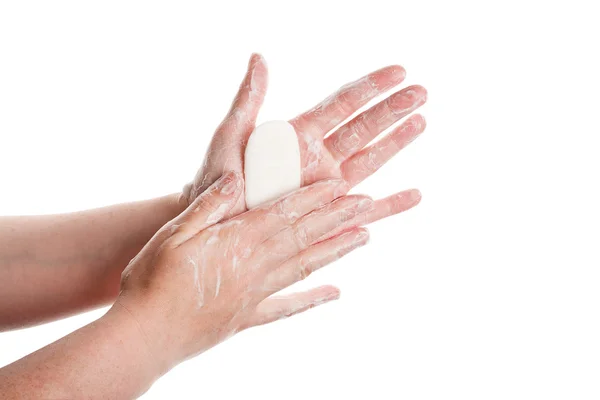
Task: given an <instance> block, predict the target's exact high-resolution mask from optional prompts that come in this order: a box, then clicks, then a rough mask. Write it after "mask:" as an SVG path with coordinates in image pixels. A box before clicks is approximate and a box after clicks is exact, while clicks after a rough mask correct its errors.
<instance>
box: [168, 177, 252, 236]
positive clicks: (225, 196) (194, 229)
mask: <svg viewBox="0 0 600 400" xmlns="http://www.w3.org/2000/svg"><path fill="white" fill-rule="evenodd" d="M243 186H244V181H243V179H242V177H241V175H240V174H239V173H237V172H233V171H228V172H225V173H224V174H223V175H222V176H221V177H220V178H219V179H217V180H216V181H215V182H214V183H213V184H212V185H211V186H210V187H209V188H208V189H206V190H205V191H204V192H202V194H201V195H200V196H198V197H197V198H196V200H194V202H193V203H192V204H190V206H189V207H188V208H187V209H186V210H185V211H184V212H182V213H181V214H179V216H178V217H176V218H175V219H174V220H173V221H172V222H171V229H172V230H174V233H173V238H172V240H173V241H174V242H175V245H176V246H178V245H180V244H181V243H183V242H185V241H187V240H188V239H189V238H191V237H192V236H194V235H196V234H198V233H199V232H201V231H203V230H204V229H206V228H208V227H209V226H211V225H214V224H216V223H218V222H219V221H221V220H222V219H223V218H224V217H225V215H227V213H228V212H229V211H231V209H232V208H233V207H234V206H235V204H236V202H237V200H238V198H239V197H240V194H241V193H242V192H243V190H242V189H243Z"/></svg>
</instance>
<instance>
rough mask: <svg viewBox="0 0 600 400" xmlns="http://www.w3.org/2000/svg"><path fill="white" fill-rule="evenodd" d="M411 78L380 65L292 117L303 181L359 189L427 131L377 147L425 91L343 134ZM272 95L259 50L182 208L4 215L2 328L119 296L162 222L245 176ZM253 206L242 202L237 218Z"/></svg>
mask: <svg viewBox="0 0 600 400" xmlns="http://www.w3.org/2000/svg"><path fill="white" fill-rule="evenodd" d="M404 75H405V71H404V69H403V68H402V67H400V66H390V67H386V68H383V69H380V70H378V71H375V72H373V73H370V74H368V75H366V76H365V77H363V78H361V79H359V80H357V81H355V82H352V83H350V84H348V85H345V86H344V87H342V88H341V89H340V90H338V91H337V92H336V93H334V94H333V95H331V96H330V97H328V98H327V99H326V100H324V101H323V102H321V103H320V104H318V105H316V106H315V107H313V108H312V109H310V110H309V111H307V112H305V113H303V114H301V115H299V116H297V117H296V118H294V119H292V120H290V123H291V124H292V125H293V126H294V128H295V130H296V133H297V134H298V140H299V143H300V149H301V159H302V184H303V185H309V184H311V183H313V182H315V181H317V180H320V179H327V178H342V179H344V180H345V182H346V183H347V184H348V185H349V186H350V187H353V186H355V185H356V184H358V183H359V182H361V181H362V180H364V179H366V178H367V177H369V176H370V175H372V174H373V173H374V172H375V171H376V170H377V169H378V168H380V167H381V166H382V165H383V164H384V163H385V162H387V161H388V160H389V159H390V158H392V157H393V156H394V155H396V154H397V153H398V152H399V151H400V150H401V149H402V148H403V147H404V146H406V145H408V144H409V143H410V142H411V141H412V140H414V139H415V138H416V137H417V136H418V135H419V134H420V133H421V132H423V130H424V129H425V121H424V119H423V117H421V116H420V115H413V116H411V117H409V118H408V119H407V120H405V121H404V122H403V123H402V124H400V125H399V126H398V127H396V128H392V129H391V131H390V132H389V133H388V134H387V135H385V136H384V137H383V138H381V139H380V140H379V141H377V142H375V143H374V144H371V145H368V143H369V142H370V141H371V140H373V139H374V138H377V137H378V135H380V133H381V132H383V131H384V130H386V129H388V128H390V127H392V125H394V124H395V123H397V122H398V121H400V120H401V119H403V118H404V117H406V116H408V115H409V114H410V113H412V112H413V111H414V110H416V109H417V108H418V107H420V106H421V105H422V104H423V103H424V102H425V100H426V97H427V94H426V91H425V89H424V88H422V87H421V86H411V87H408V88H405V89H403V90H400V91H398V92H396V93H394V94H392V95H391V96H389V97H388V98H386V99H384V100H383V101H381V102H380V103H378V104H376V105H374V106H373V107H371V108H370V109H368V110H366V111H364V112H363V113H361V114H359V115H357V116H356V117H354V118H353V119H350V120H349V121H348V122H346V123H345V124H343V125H342V126H341V127H339V128H337V129H336V130H333V129H334V128H335V127H336V126H337V125H338V124H339V123H340V122H341V121H344V120H346V119H348V118H349V117H350V116H351V115H352V114H354V113H355V112H356V111H358V110H359V109H360V108H361V107H363V106H364V105H365V104H367V103H368V102H369V101H370V100H372V99H374V98H376V97H377V96H380V95H383V94H384V93H386V92H387V91H389V90H391V89H392V88H394V87H395V86H397V85H399V84H400V83H401V82H402V81H403V79H404ZM266 89H267V67H266V64H265V61H264V59H263V58H262V57H261V56H260V55H257V54H254V55H253V56H252V57H251V59H250V62H249V64H248V70H247V73H246V75H245V77H244V80H243V81H242V84H241V85H240V88H239V91H238V93H237V95H236V97H235V100H234V101H233V104H232V106H231V109H230V110H229V112H228V113H227V115H226V116H225V119H224V120H223V122H222V123H221V124H220V125H219V127H218V128H217V130H216V132H215V134H214V135H213V138H212V141H211V145H210V147H209V150H208V152H207V155H206V157H205V160H204V164H203V166H202V168H200V169H199V171H198V173H197V175H196V177H195V178H194V180H193V181H192V182H191V183H190V184H189V185H186V187H185V188H184V190H183V195H182V196H181V200H180V201H181V203H180V202H179V201H178V199H177V196H175V195H174V196H167V197H164V198H160V199H156V200H150V201H146V202H139V203H133V204H126V205H119V206H112V207H108V208H104V209H99V210H91V211H85V212H80V213H75V214H69V215H60V216H44V217H10V218H0V331H2V330H5V329H11V328H18V327H23V326H28V325H33V324H36V323H40V322H44V321H48V320H51V319H55V318H58V317H61V316H65V315H69V314H73V313H76V312H79V311H82V310H85V309H89V308H92V307H97V306H100V305H103V304H106V303H108V302H110V301H111V300H112V299H114V297H115V296H116V294H117V291H118V277H119V274H120V272H121V271H122V270H123V268H124V267H125V265H126V264H127V262H128V261H129V260H130V259H131V258H132V257H133V256H134V255H135V254H136V253H137V252H138V251H139V249H140V248H141V247H142V246H143V244H144V243H145V242H146V241H147V240H148V239H149V238H150V237H151V236H152V235H153V234H154V232H156V230H157V229H158V228H159V227H160V226H162V225H163V224H164V223H165V222H167V221H169V220H170V219H172V218H173V217H174V216H176V215H177V214H178V213H179V212H180V211H181V210H183V209H184V208H185V207H186V206H187V205H188V204H190V203H191V202H193V201H194V200H195V199H196V198H197V196H198V195H199V194H200V193H202V192H203V191H204V190H206V188H207V187H208V186H210V185H211V184H212V183H213V182H214V181H215V180H216V179H217V178H218V177H219V176H221V175H222V174H223V173H225V172H226V171H235V172H238V173H240V174H241V173H243V151H244V148H245V144H246V141H247V139H248V137H249V135H250V134H251V132H252V130H253V129H254V126H255V122H256V118H257V117H258V112H259V109H260V107H261V105H262V102H263V100H264V96H265V94H266ZM420 198H421V195H420V193H419V191H418V190H408V191H403V192H399V193H396V194H393V195H391V196H389V197H386V198H384V199H379V200H377V201H376V202H375V206H374V207H373V209H372V210H371V211H370V212H369V213H367V214H364V215H361V216H359V217H357V218H356V219H354V220H352V221H347V222H346V224H345V225H344V226H341V227H339V228H338V230H337V232H341V231H342V230H345V229H348V228H351V227H353V226H360V225H366V224H368V223H371V222H374V221H376V220H379V219H381V218H385V217H388V216H390V215H394V214H398V213H400V212H403V211H405V210H407V209H409V208H411V207H413V206H415V205H416V204H418V202H419V201H420ZM246 209H247V208H246V204H245V201H244V196H240V198H239V199H238V201H237V204H235V206H234V207H233V208H232V209H231V211H230V214H229V215H227V217H232V216H235V215H238V214H240V213H242V212H244V211H246ZM337 232H332V233H331V234H335V233H337ZM73 282H77V285H73V284H72V283H73ZM15 310H16V311H17V312H15ZM15 314H16V315H15Z"/></svg>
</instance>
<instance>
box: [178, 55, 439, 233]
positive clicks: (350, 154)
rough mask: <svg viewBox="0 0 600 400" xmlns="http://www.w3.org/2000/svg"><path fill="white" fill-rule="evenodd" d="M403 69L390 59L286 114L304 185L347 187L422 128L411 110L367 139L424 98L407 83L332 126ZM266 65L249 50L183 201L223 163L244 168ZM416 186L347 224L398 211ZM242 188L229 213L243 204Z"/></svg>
mask: <svg viewBox="0 0 600 400" xmlns="http://www.w3.org/2000/svg"><path fill="white" fill-rule="evenodd" d="M405 74H406V72H405V70H404V68H402V67H401V66H399V65H391V66H388V67H385V68H382V69H380V70H377V71H375V72H372V73H370V74H368V75H365V76H364V77H362V78H360V79H358V80H356V81H354V82H351V83H348V84H347V85H344V86H342V87H341V88H340V89H339V90H338V91H337V92H335V93H333V94H332V95H331V96H329V97H327V98H326V99H325V100H323V101H322V102H321V103H319V104H317V105H316V106H314V107H313V108H311V109H310V110H308V111H307V112H305V113H302V114H300V115H298V116H297V117H295V118H293V119H291V120H290V121H289V122H290V124H292V125H293V126H294V129H295V130H296V134H297V136H298V144H299V146H300V157H301V163H302V186H306V185H310V184H311V183H314V182H316V181H318V180H322V179H344V180H345V181H346V183H347V184H348V185H349V187H350V188H351V187H354V186H356V185H357V184H358V183H359V182H361V181H362V180H364V179H366V178H368V177H369V176H371V175H372V174H374V173H375V172H376V171H377V170H378V169H379V168H380V167H381V166H382V165H383V164H385V163H386V162H387V161H388V160H390V159H391V158H392V157H394V156H395V155H396V154H397V153H398V152H399V151H400V150H402V149H403V148H404V147H405V146H407V145H408V144H409V143H410V142H412V141H413V140H414V139H415V138H416V137H417V136H418V135H420V134H421V133H422V132H423V130H424V129H425V119H424V118H423V117H422V116H421V115H418V114H413V115H412V116H410V117H409V118H408V119H407V120H406V121H404V122H403V123H402V124H401V125H400V126H398V127H396V128H395V129H392V130H391V131H390V132H389V133H388V134H387V135H385V136H383V137H380V138H379V140H378V141H377V142H376V143H374V144H372V145H370V146H369V145H368V144H369V142H371V141H372V140H373V139H375V138H377V137H378V136H379V135H380V134H381V133H382V132H383V131H384V130H386V129H387V128H389V127H390V126H392V125H393V124H395V123H396V122H398V121H400V120H401V119H402V118H404V117H406V116H408V115H409V114H411V113H412V112H413V111H415V110H416V109H417V108H419V107H420V106H421V105H423V104H424V103H425V101H426V99H427V91H426V90H425V88H424V87H422V86H418V85H413V86H409V87H407V88H404V89H402V90H400V91H398V92H396V93H394V94H392V95H391V96H389V97H388V98H386V99H385V100H383V101H381V102H379V103H378V104H375V105H374V106H373V107H371V108H369V109H368V110H366V111H364V112H362V113H360V114H359V115H357V116H356V117H354V118H353V119H351V120H349V121H348V122H347V123H345V124H343V125H342V126H340V127H339V128H337V129H334V128H335V127H336V126H337V125H338V124H340V123H341V122H342V121H344V120H346V119H347V118H348V117H350V116H351V115H352V114H354V113H355V112H356V111H358V110H359V109H360V108H361V107H363V106H364V105H365V104H367V103H368V102H369V101H371V100H372V99H374V98H375V97H377V96H380V95H382V94H384V93H386V92H388V91H389V90H391V89H393V88H394V87H396V86H397V85H399V84H400V83H401V82H402V81H403V80H404V76H405ZM267 76H268V72H267V65H266V63H265V60H264V58H263V57H262V56H261V55H259V54H253V55H252V57H251V58H250V62H249V64H248V70H247V72H246V76H245V77H244V80H243V81H242V83H241V85H240V88H239V91H238V93H237V95H236V97H235V99H234V101H233V103H232V105H231V108H230V110H229V112H228V113H227V115H226V116H225V119H223V121H222V122H221V124H220V125H219V127H218V128H217V130H216V132H215V133H214V135H213V137H212V140H211V143H210V147H209V149H208V152H207V153H206V156H205V159H204V164H203V166H202V167H201V168H200V169H199V170H198V172H197V174H196V176H195V178H194V180H193V181H192V182H191V183H190V184H188V185H186V186H185V187H184V190H183V194H182V196H181V198H182V199H184V200H185V202H186V204H190V203H191V202H193V201H194V199H195V198H196V197H197V196H198V195H199V194H200V193H202V192H203V191H204V190H206V189H207V188H208V187H209V186H210V185H211V184H212V183H213V182H214V181H215V180H216V179H217V178H218V177H220V176H221V175H222V174H223V173H225V172H226V171H236V172H239V173H243V160H244V151H245V149H246V143H247V141H248V138H249V137H250V134H251V133H252V131H253V130H254V127H255V124H256V119H257V117H258V112H259V110H260V108H261V106H262V104H263V101H264V98H265V95H266V93H267ZM420 199H421V194H420V192H419V191H418V190H416V189H413V190H406V191H403V192H399V193H396V194H393V195H391V196H389V197H386V198H384V199H380V200H377V201H376V202H375V204H374V207H373V210H371V212H369V213H368V214H365V215H363V216H362V217H361V218H360V219H357V220H355V221H349V223H348V224H346V227H350V226H358V225H365V224H368V223H371V222H374V221H377V220H379V219H381V218H386V217H388V216H391V215H394V214H398V213H400V212H402V211H405V210H408V209H409V208H412V207H414V206H415V205H417V204H418V203H419V201H420ZM246 209H247V207H246V202H245V197H244V196H243V195H242V196H240V198H239V199H238V201H237V203H236V204H235V206H234V207H233V208H232V209H231V211H230V213H229V215H228V217H232V216H235V215H238V214H240V213H242V212H244V211H246Z"/></svg>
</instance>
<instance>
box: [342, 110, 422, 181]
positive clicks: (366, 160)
mask: <svg viewBox="0 0 600 400" xmlns="http://www.w3.org/2000/svg"><path fill="white" fill-rule="evenodd" d="M424 130H425V119H424V118H423V117H422V116H421V115H419V114H415V115H413V116H411V117H410V118H408V119H407V120H406V121H405V122H404V123H402V125H400V126H399V127H397V128H396V129H394V130H393V131H392V132H390V133H389V134H387V135H386V136H384V137H383V138H382V139H381V140H379V141H378V142H376V143H374V144H373V145H371V146H369V147H365V148H364V149H362V150H361V151H359V152H358V153H356V154H354V155H353V156H352V157H350V158H349V159H347V160H346V161H344V162H343V163H342V165H341V167H340V168H341V171H342V176H343V177H344V179H345V180H346V182H348V184H349V185H350V186H351V187H353V186H356V185H357V184H358V183H359V182H361V181H363V180H364V179H365V178H367V177H369V176H370V175H371V174H373V173H374V172H375V171H377V170H378V169H379V168H381V166H382V165H383V164H385V163H386V162H387V161H388V160H389V159H391V158H392V157H393V156H394V155H396V154H397V153H398V152H399V151H400V150H402V149H403V148H404V147H406V146H407V145H408V144H409V143H410V142H412V141H413V140H415V139H416V138H417V136H419V135H420V134H421V133H422V132H423V131H424Z"/></svg>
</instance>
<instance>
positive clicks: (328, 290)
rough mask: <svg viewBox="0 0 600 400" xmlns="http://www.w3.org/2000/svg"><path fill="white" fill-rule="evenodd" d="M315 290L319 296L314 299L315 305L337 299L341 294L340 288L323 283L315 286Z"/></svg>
mask: <svg viewBox="0 0 600 400" xmlns="http://www.w3.org/2000/svg"><path fill="white" fill-rule="evenodd" d="M315 291H317V292H319V296H318V297H317V299H316V301H315V303H316V305H318V304H322V303H326V302H328V301H332V300H337V299H339V298H340V296H341V294H342V292H341V290H340V289H338V288H337V287H335V286H333V285H324V286H321V287H318V288H316V289H315Z"/></svg>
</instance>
